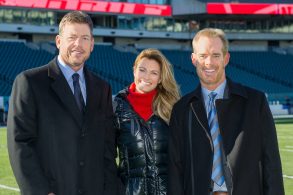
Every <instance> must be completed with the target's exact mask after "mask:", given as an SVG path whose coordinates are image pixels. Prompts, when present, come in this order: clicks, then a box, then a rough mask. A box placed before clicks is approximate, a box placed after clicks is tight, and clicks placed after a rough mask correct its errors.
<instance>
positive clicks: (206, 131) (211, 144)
mask: <svg viewBox="0 0 293 195" xmlns="http://www.w3.org/2000/svg"><path fill="white" fill-rule="evenodd" d="M190 105H191V109H192V112H193V114H194V115H195V117H196V119H197V121H198V122H199V124H200V126H201V127H202V128H203V129H204V131H205V133H206V136H207V137H208V139H209V141H210V146H211V150H212V152H213V153H214V147H213V141H212V139H211V137H210V134H209V132H208V130H207V129H206V128H205V127H204V126H203V124H202V122H201V121H200V120H199V118H198V116H197V114H196V112H195V110H194V108H193V105H192V104H190Z"/></svg>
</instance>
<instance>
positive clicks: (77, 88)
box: [72, 73, 85, 112]
mask: <svg viewBox="0 0 293 195" xmlns="http://www.w3.org/2000/svg"><path fill="white" fill-rule="evenodd" d="M72 80H73V88H74V98H75V101H76V103H77V106H78V108H79V110H80V111H82V112H84V108H85V103H84V100H83V97H82V93H81V89H80V85H79V74H78V73H74V74H73V75H72Z"/></svg>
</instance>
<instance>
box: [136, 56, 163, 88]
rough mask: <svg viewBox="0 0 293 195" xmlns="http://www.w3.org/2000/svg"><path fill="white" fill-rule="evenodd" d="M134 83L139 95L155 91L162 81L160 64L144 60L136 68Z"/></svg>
mask: <svg viewBox="0 0 293 195" xmlns="http://www.w3.org/2000/svg"><path fill="white" fill-rule="evenodd" d="M133 75H134V83H135V85H136V89H135V90H136V91H137V92H138V93H148V92H150V91H152V90H154V89H155V88H156V87H157V86H158V84H159V82H160V79H161V68H160V64H159V63H158V62H157V61H156V60H154V59H149V58H142V59H141V60H140V61H138V63H137V64H136V66H134V71H133Z"/></svg>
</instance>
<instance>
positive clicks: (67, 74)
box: [57, 55, 85, 83]
mask: <svg viewBox="0 0 293 195" xmlns="http://www.w3.org/2000/svg"><path fill="white" fill-rule="evenodd" d="M57 64H58V66H59V67H60V69H61V71H62V73H63V75H64V77H65V78H66V80H67V82H68V81H72V75H73V74H74V73H78V74H79V80H80V81H81V82H82V83H83V82H84V81H85V80H84V73H83V66H82V67H81V69H79V70H78V71H77V72H75V71H74V70H73V69H72V68H71V67H70V66H68V65H67V64H65V62H64V61H63V60H62V58H61V56H60V55H58V59H57Z"/></svg>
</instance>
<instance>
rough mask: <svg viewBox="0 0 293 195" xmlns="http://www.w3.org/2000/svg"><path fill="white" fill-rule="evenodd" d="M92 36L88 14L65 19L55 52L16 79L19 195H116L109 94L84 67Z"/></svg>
mask: <svg viewBox="0 0 293 195" xmlns="http://www.w3.org/2000/svg"><path fill="white" fill-rule="evenodd" d="M92 31H93V23H92V20H91V18H90V17H89V16H88V15H87V14H85V13H83V12H78V11H74V12H70V13H68V14H66V15H65V16H64V17H63V19H62V20H61V22H60V25H59V34H58V35H57V36H56V45H57V48H58V49H59V55H58V56H57V57H56V58H55V59H53V60H52V61H51V62H49V64H47V65H45V66H42V67H38V68H34V69H31V70H27V71H24V72H22V73H21V74H19V75H18V76H17V78H16V79H15V82H14V84H13V89H12V94H11V101H10V108H9V117H8V127H7V130H8V151H9V157H10V162H11V166H12V169H13V172H14V174H15V177H16V180H17V183H18V185H19V188H20V191H21V194H22V195H48V194H50V195H75V194H86V195H96V194H104V195H112V194H117V181H118V180H117V176H116V175H117V174H116V163H115V156H116V150H115V133H114V129H113V125H112V116H113V115H112V99H111V98H112V95H111V89H110V86H109V85H108V84H107V83H106V82H105V81H103V80H101V79H100V78H99V77H97V76H94V75H93V74H92V73H91V72H90V71H89V70H88V69H87V68H86V67H85V65H84V63H85V61H86V60H87V59H88V58H89V56H90V53H91V52H92V50H93V48H94V38H93V34H92ZM72 75H77V79H76V77H72ZM75 79H76V80H75Z"/></svg>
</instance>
